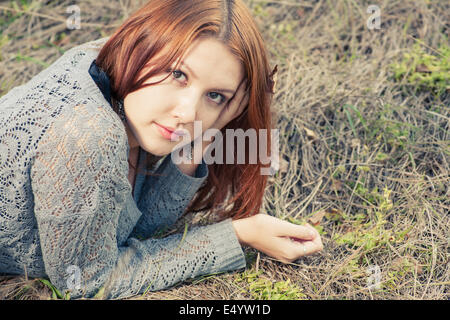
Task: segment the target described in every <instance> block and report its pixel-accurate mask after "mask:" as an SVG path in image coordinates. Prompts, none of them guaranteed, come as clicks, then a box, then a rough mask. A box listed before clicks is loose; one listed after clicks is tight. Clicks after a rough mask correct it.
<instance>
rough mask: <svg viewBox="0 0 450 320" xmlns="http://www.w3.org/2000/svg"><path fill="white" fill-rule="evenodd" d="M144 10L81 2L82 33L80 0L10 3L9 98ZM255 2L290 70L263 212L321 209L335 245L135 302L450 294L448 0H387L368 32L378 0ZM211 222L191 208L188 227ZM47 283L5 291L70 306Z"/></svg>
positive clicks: (282, 89)
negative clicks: (72, 20) (66, 55)
mask: <svg viewBox="0 0 450 320" xmlns="http://www.w3.org/2000/svg"><path fill="white" fill-rule="evenodd" d="M143 2H144V1H141V2H139V1H136V2H134V3H133V5H131V4H123V5H119V2H118V1H110V2H102V3H101V4H100V3H97V2H95V1H85V2H83V3H80V7H81V12H82V28H81V30H67V29H66V27H65V23H64V22H63V21H65V19H66V18H67V15H66V13H65V8H66V7H67V6H69V5H71V4H72V3H71V2H70V1H58V2H55V1H36V0H34V1H13V2H11V4H10V5H9V8H10V9H11V10H8V11H5V10H3V11H2V9H0V56H1V59H0V95H2V94H5V93H6V92H7V91H9V90H10V89H11V88H13V87H14V86H17V85H20V84H22V83H25V82H26V81H27V80H29V79H30V78H31V77H32V76H33V75H35V74H37V73H38V72H39V71H41V70H42V69H43V68H45V66H46V65H48V64H50V63H52V62H53V61H54V60H56V59H57V58H58V57H59V56H60V55H61V54H63V52H64V51H65V50H67V49H69V48H71V47H73V46H75V45H77V44H80V43H83V42H86V41H90V40H94V39H98V38H100V37H103V36H105V35H108V34H111V33H112V32H113V30H114V28H115V27H117V26H118V25H120V21H122V20H123V19H124V18H125V17H126V16H127V15H128V14H129V13H130V12H132V11H133V10H134V9H136V8H138V7H139V6H140V3H143ZM245 2H246V3H247V4H248V6H249V7H250V9H251V10H252V12H253V14H254V16H255V20H256V21H257V23H258V25H259V26H260V29H261V31H262V33H263V37H264V38H265V40H266V42H267V44H268V46H267V47H268V49H269V51H270V54H271V62H272V64H273V65H275V64H278V67H279V74H278V83H277V92H276V94H275V97H274V104H273V108H274V111H276V115H277V119H276V121H277V128H278V129H280V156H281V157H282V161H281V164H282V165H281V168H280V171H279V172H278V173H277V174H276V175H275V176H273V177H271V178H270V181H269V185H268V187H267V190H266V196H265V198H264V205H263V208H262V211H263V212H266V213H268V214H272V215H274V216H277V217H279V218H282V219H286V220H288V221H291V222H293V223H299V224H301V223H304V222H306V221H311V220H310V219H312V218H315V217H316V216H317V215H318V214H319V213H321V212H322V213H323V215H322V219H321V220H320V222H319V223H317V224H316V225H315V227H316V228H317V230H319V232H320V234H321V235H322V239H323V242H324V247H325V249H324V250H323V252H321V253H319V254H315V255H312V256H308V257H304V258H302V259H299V260H297V261H295V262H294V263H291V264H282V263H280V262H278V261H275V260H273V259H272V258H270V257H268V256H265V255H264V254H261V253H258V252H256V251H255V250H253V249H250V248H245V254H246V257H247V268H246V270H241V271H240V272H232V273H225V274H215V275H205V276H203V277H200V278H197V279H192V280H189V281H186V282H184V283H182V284H179V285H176V286H175V287H173V288H169V289H167V290H162V291H159V292H147V293H146V294H144V295H141V296H137V297H135V299H448V298H449V288H450V270H449V246H450V239H449V234H450V230H449V226H450V217H449V215H448V212H449V211H450V191H449V185H450V183H449V182H450V181H449V162H450V161H449V160H450V143H449V141H450V136H449V125H450V107H449V106H450V84H449V77H450V72H449V61H450V59H449V42H448V39H449V32H450V29H449V25H448V21H450V16H449V13H450V7H449V5H448V4H446V2H445V1H419V0H418V1H412V0H407V1H401V0H393V1H388V2H384V3H383V4H380V10H381V28H380V29H379V30H377V29H374V30H369V29H368V28H367V26H366V20H367V19H368V17H369V16H370V14H367V13H366V9H367V7H368V6H369V5H370V4H371V3H370V2H369V1H352V0H342V1H341V0H326V1H325V0H323V1H302V2H297V1H293V0H291V1H259V0H246V1H245ZM12 3H16V5H17V6H18V10H16V9H17V8H16V7H15V6H14V5H13V4H12ZM3 6H5V5H3ZM14 8H16V9H14ZM49 16H50V17H52V18H51V19H50V18H48V17H49ZM107 21H109V22H107ZM83 23H85V24H84V25H83ZM18 57H20V59H18ZM213 221H214V215H213V214H210V213H197V214H196V215H193V214H189V215H187V216H186V217H184V219H181V220H180V221H179V223H178V224H177V230H178V231H179V232H183V230H185V223H186V222H187V223H189V224H190V225H194V224H204V223H211V222H213ZM172 231H173V230H172ZM375 276H377V277H378V279H379V280H380V281H379V283H378V286H371V285H370V283H371V281H372V280H373V279H374V277H375ZM44 280H45V279H28V278H26V277H22V276H18V277H12V276H4V277H0V297H2V298H7V299H52V298H58V299H60V298H67V297H64V296H63V295H62V294H61V293H59V295H58V293H57V292H55V291H54V288H52V285H51V284H50V283H46V282H45V281H44Z"/></svg>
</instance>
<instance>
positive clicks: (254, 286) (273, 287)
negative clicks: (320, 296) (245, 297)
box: [235, 270, 306, 300]
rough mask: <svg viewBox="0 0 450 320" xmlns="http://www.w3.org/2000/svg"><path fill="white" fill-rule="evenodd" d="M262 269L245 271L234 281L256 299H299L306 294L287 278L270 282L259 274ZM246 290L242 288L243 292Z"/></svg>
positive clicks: (303, 297)
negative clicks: (243, 287)
mask: <svg viewBox="0 0 450 320" xmlns="http://www.w3.org/2000/svg"><path fill="white" fill-rule="evenodd" d="M261 274H262V271H261V270H260V271H256V272H251V271H245V272H243V273H242V274H240V275H237V276H236V278H235V283H238V284H241V285H242V284H243V285H244V286H245V287H246V288H248V289H247V290H248V292H249V293H250V295H251V296H252V298H253V299H258V300H300V299H305V298H306V295H305V294H304V293H303V292H302V290H301V289H300V288H298V287H297V286H296V285H295V284H293V283H291V282H290V280H289V279H287V280H286V281H277V282H272V281H271V280H269V279H267V278H265V277H263V276H261ZM247 290H242V292H243V293H245V292H247Z"/></svg>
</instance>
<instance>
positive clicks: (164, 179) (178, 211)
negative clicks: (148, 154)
mask: <svg viewBox="0 0 450 320" xmlns="http://www.w3.org/2000/svg"><path fill="white" fill-rule="evenodd" d="M207 176H208V166H207V165H206V163H205V162H204V161H202V163H201V164H199V166H198V167H197V170H196V171H195V173H194V176H188V175H186V174H184V173H183V172H181V170H180V169H179V168H178V167H177V166H176V165H175V164H174V163H173V161H172V159H171V157H170V155H169V156H168V157H166V158H165V159H164V161H163V162H162V163H161V165H160V166H159V167H158V169H157V170H156V171H155V172H154V175H152V176H147V177H146V180H145V182H144V184H143V187H142V192H141V195H140V199H139V203H138V208H139V210H140V211H141V212H142V216H141V218H140V219H139V221H138V223H137V224H136V228H135V230H134V232H133V236H135V237H138V238H148V237H150V236H152V235H153V234H154V233H155V232H158V231H164V230H165V229H167V228H168V227H170V226H172V225H173V224H174V223H175V222H176V221H177V220H178V219H179V218H180V216H181V215H182V214H183V213H184V211H185V209H186V208H187V206H188V205H189V202H190V201H191V200H192V198H193V197H194V195H195V193H196V192H197V191H198V189H199V188H200V186H201V185H202V183H203V181H204V180H205V179H206V177H207Z"/></svg>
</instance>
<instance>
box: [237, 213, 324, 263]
mask: <svg viewBox="0 0 450 320" xmlns="http://www.w3.org/2000/svg"><path fill="white" fill-rule="evenodd" d="M232 224H233V227H234V230H235V231H236V235H237V237H238V240H239V242H240V243H241V244H243V245H248V246H250V247H253V248H255V249H257V250H259V251H261V252H263V253H265V254H267V255H269V256H271V257H273V258H275V259H277V260H280V261H281V262H283V263H289V262H292V261H294V260H297V259H298V258H300V257H302V256H305V255H309V254H313V253H315V252H318V251H321V250H322V249H323V244H322V240H321V238H320V235H319V233H318V232H317V230H316V229H314V228H313V227H312V226H310V225H308V224H307V225H305V226H300V225H296V224H293V223H289V222H287V221H284V220H281V219H278V218H275V217H272V216H269V215H266V214H257V215H254V216H252V217H249V218H243V219H238V220H234V221H233V222H232Z"/></svg>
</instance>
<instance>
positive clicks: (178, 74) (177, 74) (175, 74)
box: [172, 70, 186, 79]
mask: <svg viewBox="0 0 450 320" xmlns="http://www.w3.org/2000/svg"><path fill="white" fill-rule="evenodd" d="M172 75H173V77H174V78H175V79H180V78H181V77H185V78H186V75H185V74H184V72H182V71H180V70H174V71H172Z"/></svg>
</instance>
